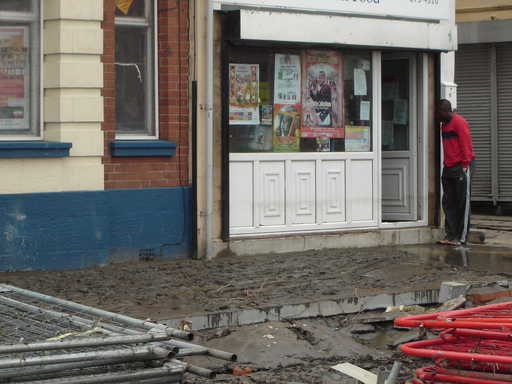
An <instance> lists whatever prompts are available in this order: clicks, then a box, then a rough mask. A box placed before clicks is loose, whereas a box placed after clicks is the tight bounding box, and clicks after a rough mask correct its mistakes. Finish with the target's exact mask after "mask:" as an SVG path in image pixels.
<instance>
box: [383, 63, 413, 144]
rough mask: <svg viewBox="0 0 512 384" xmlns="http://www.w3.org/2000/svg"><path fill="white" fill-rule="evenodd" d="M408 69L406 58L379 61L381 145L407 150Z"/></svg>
mask: <svg viewBox="0 0 512 384" xmlns="http://www.w3.org/2000/svg"><path fill="white" fill-rule="evenodd" d="M409 88H410V69H409V59H408V58H396V59H387V60H383V61H382V149H383V150H384V151H408V150H409V131H410V129H409V113H410V111H409V103H410V92H409Z"/></svg>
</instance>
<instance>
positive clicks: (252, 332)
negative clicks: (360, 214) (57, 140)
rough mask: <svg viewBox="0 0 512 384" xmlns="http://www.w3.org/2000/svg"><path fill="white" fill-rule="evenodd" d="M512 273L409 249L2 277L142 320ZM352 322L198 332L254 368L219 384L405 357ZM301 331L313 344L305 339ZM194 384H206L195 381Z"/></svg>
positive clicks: (329, 379)
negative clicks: (353, 328) (354, 329)
mask: <svg viewBox="0 0 512 384" xmlns="http://www.w3.org/2000/svg"><path fill="white" fill-rule="evenodd" d="M511 276H512V251H511V250H510V249H498V248H487V247H481V246H480V247H472V248H471V249H469V250H466V249H453V248H446V247H441V246H410V247H381V248H371V249H352V250H328V251H311V252H305V253H301V254H284V255H262V256H254V257H234V256H225V257H221V258H218V259H215V260H213V261H209V262H207V261H198V260H172V261H147V262H131V263H124V264H112V265H107V266H102V267H94V268H87V269H83V270H76V271H27V272H11V273H0V282H2V283H8V284H13V285H17V286H20V287H23V288H28V289H31V290H34V291H39V292H43V293H46V294H50V295H53V296H57V297H61V298H65V299H69V300H73V301H76V302H79V303H82V304H86V305H90V306H94V307H99V308H103V309H107V310H111V311H114V312H119V313H124V314H127V315H130V316H134V317H138V318H143V319H146V318H151V319H153V320H165V319H173V318H174V319H176V318H180V317H182V316H184V315H192V314H197V313H205V312H215V311H225V310H229V309H236V308H254V307H266V306H270V305H276V304H286V303H288V304H290V303H304V302H310V301H318V300H321V299H328V298H340V297H343V296H353V295H365V294H372V293H376V292H382V291H387V292H394V291H395V292H397V291H404V290H414V289H419V288H430V287H439V284H440V283H441V282H443V281H455V280H457V281H461V280H463V281H472V282H490V281H498V280H507V279H508V278H510V277H511ZM345 321H346V318H328V319H311V320H304V321H297V322H296V324H289V323H266V324H259V325H254V326H247V327H242V328H239V329H235V330H230V331H229V332H230V334H228V335H224V336H222V337H213V338H212V337H211V334H210V333H211V332H216V331H208V332H199V333H198V342H199V343H203V344H208V345H211V346H213V347H216V348H219V349H224V350H229V351H231V352H235V353H237V354H238V355H239V357H240V359H241V364H242V365H243V366H245V367H250V368H251V369H252V370H253V373H252V374H251V375H248V376H242V377H233V376H232V375H229V374H228V375H219V377H218V379H216V380H217V382H226V383H290V384H291V383H295V384H298V383H320V384H330V383H341V382H344V381H346V380H347V379H343V378H342V377H341V376H340V375H338V374H336V373H335V372H333V371H331V370H330V369H329V367H330V366H332V365H335V364H337V363H340V362H343V361H350V362H354V363H355V364H357V365H360V366H362V367H363V368H365V367H366V368H368V369H372V370H375V369H377V368H379V367H385V368H386V369H389V368H390V367H391V365H392V363H393V361H394V360H395V359H396V358H397V356H400V355H397V354H396V347H392V349H389V347H388V345H387V344H388V341H384V342H383V341H382V340H384V339H387V338H389V335H390V332H394V333H396V332H401V331H396V330H389V329H385V330H384V332H380V333H379V330H377V332H376V333H371V334H369V335H367V336H364V337H363V338H361V337H359V336H358V337H357V338H355V337H354V335H352V334H351V333H350V332H349V331H347V328H346V326H347V324H346V323H345ZM297 326H298V327H299V328H300V329H302V330H306V331H307V332H309V333H307V332H306V333H305V334H306V335H311V337H304V335H303V334H302V333H303V332H302V331H298V330H297V329H296V327H297ZM347 332H348V333H347ZM372 334H373V335H374V336H375V337H374V336H372ZM384 334H385V337H383V336H382V335H384ZM301 335H302V336H301ZM397 337H398V336H397ZM365 338H366V339H365ZM368 338H369V340H368ZM379 340H381V341H379ZM194 359H196V358H194ZM203 359H204V358H203ZM406 362H407V361H406ZM198 365H202V366H208V365H211V367H217V368H218V366H219V361H218V360H212V361H208V359H207V361H206V362H201V363H200V364H198ZM415 366H417V364H415V363H414V362H412V363H410V364H406V366H405V368H404V370H403V373H404V374H406V373H409V374H410V373H411V369H412V368H413V367H415ZM221 372H222V370H221ZM188 382H191V383H201V382H203V381H201V379H198V378H194V377H189V378H188ZM350 382H351V383H352V382H353V381H352V380H351V381H350Z"/></svg>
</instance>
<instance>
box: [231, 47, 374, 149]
mask: <svg viewBox="0 0 512 384" xmlns="http://www.w3.org/2000/svg"><path fill="white" fill-rule="evenodd" d="M227 70H228V79H229V83H228V84H227V87H228V93H229V114H228V115H229V121H228V124H229V138H230V142H229V147H230V152H232V153H248V152H369V151H371V150H372V143H371V136H372V134H371V133H372V105H371V102H372V84H371V80H372V70H371V53H370V52H368V51H358V52H352V51H350V52H348V51H343V50H338V49H322V50H318V49H317V50H315V49H312V50H309V49H297V50H274V49H266V48H240V47H236V48H232V49H231V50H230V57H229V68H228V69H227Z"/></svg>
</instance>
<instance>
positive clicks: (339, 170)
mask: <svg viewBox="0 0 512 384" xmlns="http://www.w3.org/2000/svg"><path fill="white" fill-rule="evenodd" d="M213 4H214V8H215V11H214V15H215V17H214V25H215V26H214V28H213V30H214V31H215V37H214V40H215V44H216V45H215V47H216V48H218V49H213V50H212V51H213V52H214V60H213V63H214V65H216V66H218V67H219V68H218V70H216V71H214V73H216V74H218V75H220V77H221V81H220V83H217V84H220V87H218V89H217V87H216V88H215V89H214V94H215V99H216V100H217V99H220V100H221V102H220V103H219V104H221V110H222V113H220V114H215V113H214V116H216V118H217V119H218V120H219V121H217V123H216V124H215V126H218V128H219V129H217V130H214V132H215V134H216V135H220V136H221V137H220V138H218V140H219V142H220V143H221V145H222V147H223V149H224V150H223V151H222V152H223V154H222V164H223V166H222V169H223V175H222V176H223V183H221V185H222V186H221V187H220V188H221V190H220V194H219V196H221V199H220V200H221V202H222V204H221V207H222V212H221V217H222V228H223V234H224V240H225V241H226V240H229V241H235V240H239V239H245V238H254V237H268V236H270V235H272V236H273V237H276V236H278V235H290V234H298V235H299V234H311V235H312V236H314V235H315V234H321V233H325V232H335V233H336V232H342V231H348V230H355V229H368V230H371V229H374V230H380V229H385V228H401V227H422V226H423V227H428V226H429V225H432V224H434V221H435V216H436V209H437V208H438V202H437V199H438V195H436V193H437V192H436V183H435V178H436V177H438V167H439V158H438V153H439V151H438V149H439V148H438V145H439V144H438V135H437V132H436V130H435V129H434V126H435V116H434V104H435V99H436V98H437V97H439V87H438V84H439V74H438V71H436V68H437V69H438V67H439V65H438V64H439V61H440V59H439V58H440V54H441V52H447V51H452V50H454V49H455V48H456V29H455V25H454V20H453V19H454V4H453V2H452V1H448V0H446V1H443V0H440V1H411V0H400V1H397V0H393V1H392V2H391V1H389V0H388V1H385V0H384V1H383V0H381V1H378V0H376V1H357V2H353V1H350V2H349V1H334V0H324V1H316V2H314V3H312V2H310V1H285V0H274V1H270V0H269V1H259V2H256V1H251V0H246V1H234V0H233V1H231V0H216V1H214V2H213ZM213 81H214V82H216V79H215V78H214V79H213ZM214 106H215V104H214ZM228 196H229V197H228Z"/></svg>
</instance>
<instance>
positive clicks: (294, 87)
mask: <svg viewBox="0 0 512 384" xmlns="http://www.w3.org/2000/svg"><path fill="white" fill-rule="evenodd" d="M300 72H301V69H300V56H298V55H283V54H276V56H275V75H274V104H299V103H300V93H301V90H300Z"/></svg>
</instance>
